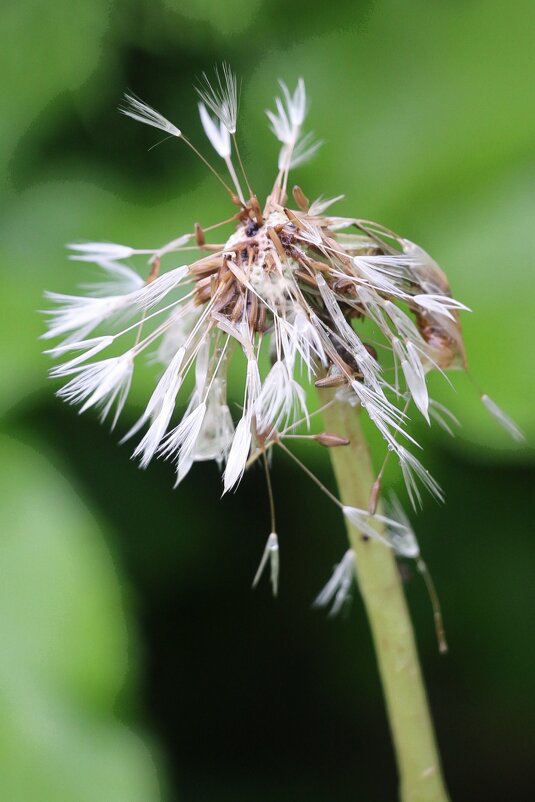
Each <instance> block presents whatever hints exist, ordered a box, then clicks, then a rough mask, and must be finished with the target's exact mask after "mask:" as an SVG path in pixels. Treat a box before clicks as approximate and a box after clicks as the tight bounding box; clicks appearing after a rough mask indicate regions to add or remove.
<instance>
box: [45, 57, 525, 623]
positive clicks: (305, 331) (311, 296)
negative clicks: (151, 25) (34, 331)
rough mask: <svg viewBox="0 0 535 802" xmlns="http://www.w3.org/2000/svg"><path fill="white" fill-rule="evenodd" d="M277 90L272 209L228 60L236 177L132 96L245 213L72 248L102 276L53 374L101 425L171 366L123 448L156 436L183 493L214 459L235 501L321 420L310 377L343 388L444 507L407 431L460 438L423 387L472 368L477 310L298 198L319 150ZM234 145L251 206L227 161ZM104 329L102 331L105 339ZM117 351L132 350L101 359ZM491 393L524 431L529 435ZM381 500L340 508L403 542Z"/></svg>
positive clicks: (218, 127) (74, 302)
mask: <svg viewBox="0 0 535 802" xmlns="http://www.w3.org/2000/svg"><path fill="white" fill-rule="evenodd" d="M280 85H281V90H282V94H281V96H280V97H277V98H276V100H275V110H274V111H268V112H267V115H268V118H269V122H270V125H271V128H272V130H273V132H274V134H275V136H276V137H277V139H278V140H279V141H280V143H281V150H280V154H279V158H278V170H277V174H276V178H275V182H274V185H273V188H272V190H271V193H270V194H269V196H268V197H267V198H266V200H265V202H264V203H263V204H260V202H259V201H258V199H257V197H256V195H255V194H253V193H252V192H250V191H249V190H250V185H249V182H248V180H247V176H246V174H245V172H244V170H243V167H242V163H241V159H240V157H239V152H238V150H237V144H236V138H235V132H236V126H237V115H238V91H237V81H236V78H235V76H234V75H233V73H232V72H231V71H230V69H229V68H228V67H227V66H226V65H225V66H224V67H223V69H222V71H220V72H216V77H215V81H212V82H210V81H209V80H208V78H207V77H206V76H203V80H202V83H201V86H200V87H199V89H198V91H199V94H200V96H201V101H202V102H201V103H200V104H199V112H200V116H201V122H202V125H203V128H204V131H205V133H206V135H207V137H208V140H209V142H210V143H211V145H212V146H213V147H214V149H215V151H216V153H217V155H218V156H219V157H221V159H223V161H224V162H225V164H226V166H227V168H228V175H229V178H225V177H222V176H221V175H220V174H219V173H218V172H217V171H216V170H215V169H214V168H213V167H212V165H211V164H209V163H208V162H207V160H206V159H205V157H204V156H202V155H201V154H200V153H199V151H198V150H197V149H196V148H195V147H194V146H193V145H192V144H191V143H190V141H189V140H188V139H187V137H186V136H185V135H184V134H183V133H182V131H181V130H180V129H179V128H177V127H176V126H175V125H174V124H173V123H170V122H169V121H168V120H166V118H164V117H163V116H162V115H161V114H159V113H158V112H156V111H154V109H151V108H150V106H147V105H146V104H145V103H143V102H142V101H140V100H139V99H137V98H135V97H133V96H131V95H127V96H126V98H125V105H124V106H123V107H122V108H121V111H122V112H123V113H124V114H126V115H128V116H130V117H133V118H134V119H135V120H139V121H141V122H143V123H145V124H147V125H150V126H153V127H155V128H157V129H161V130H163V131H165V132H167V133H169V134H171V135H172V136H174V137H176V138H178V139H179V140H180V141H183V142H185V143H186V145H188V146H190V147H191V148H192V149H193V150H194V151H195V153H196V154H197V155H198V156H199V157H200V158H201V159H202V160H203V161H204V162H205V163H206V164H207V165H208V167H209V168H210V170H211V171H212V173H213V174H214V175H215V176H216V177H217V179H218V180H219V181H220V183H221V184H222V185H223V186H224V188H225V189H226V191H227V192H228V193H229V196H230V198H231V201H232V203H233V204H234V205H235V207H236V206H237V207H238V209H237V211H236V212H235V214H233V215H232V216H231V217H230V219H229V220H227V221H224V222H223V223H218V224H215V225H212V226H209V227H208V228H205V229H204V230H203V229H202V228H201V227H200V226H198V225H196V226H195V227H194V230H193V231H192V232H191V233H186V234H184V235H182V236H179V237H175V238H173V240H172V241H171V242H169V243H167V244H165V245H163V246H160V247H157V248H141V249H136V248H132V247H129V246H124V245H116V244H113V243H94V242H92V243H87V244H84V245H72V246H71V248H72V250H73V251H74V253H73V256H72V258H74V259H78V260H83V261H91V262H94V263H95V264H96V265H98V267H99V268H100V269H101V270H102V271H103V274H104V279H105V281H104V282H103V283H102V282H101V283H100V284H99V285H98V288H93V291H92V294H89V295H80V296H70V295H69V296H68V295H59V294H57V293H49V294H48V298H49V299H50V300H51V301H52V302H53V303H54V304H55V308H54V309H53V310H49V311H48V312H47V313H46V314H47V315H48V331H47V333H46V334H45V335H44V336H45V337H46V338H56V337H61V338H63V340H62V342H61V344H59V345H56V346H55V347H53V348H52V349H51V350H50V353H52V354H53V355H54V356H61V357H63V358H65V357H66V358H67V361H66V362H65V363H64V364H63V365H61V366H59V367H56V368H55V369H54V370H53V371H52V375H53V376H56V377H57V376H61V377H66V378H67V379H68V383H67V384H66V385H65V387H64V388H63V389H62V390H60V391H59V394H60V395H61V396H62V397H64V398H66V399H67V400H68V401H69V402H71V403H79V404H81V405H82V406H81V411H84V410H86V409H88V408H90V407H99V408H101V410H102V411H101V417H102V418H105V417H106V416H107V415H108V414H109V413H110V412H111V410H112V409H113V408H115V413H114V417H113V424H115V422H116V420H117V418H118V416H119V414H120V412H121V410H122V408H123V406H124V403H125V400H126V397H127V394H128V390H129V387H130V383H131V379H132V373H133V370H134V365H137V363H138V362H139V358H140V357H142V356H144V355H145V354H152V356H153V357H154V358H156V360H158V361H159V362H161V363H162V364H163V372H162V374H161V376H160V378H159V380H158V381H157V383H156V385H155V387H154V390H153V393H152V395H151V397H150V399H149V400H148V403H147V407H146V409H145V411H144V413H143V415H142V416H141V418H140V420H139V421H138V422H137V423H136V425H135V426H134V427H133V428H132V429H131V430H130V432H128V433H127V434H126V436H125V438H124V439H128V438H130V437H133V436H134V435H136V434H138V433H139V432H141V431H142V430H143V435H142V437H141V440H140V441H139V443H138V444H137V446H136V447H135V450H134V455H135V457H136V458H138V459H139V461H140V464H141V465H142V466H143V467H146V466H147V465H148V464H149V462H150V461H151V459H152V458H153V457H154V456H155V455H160V456H163V457H164V458H166V459H170V460H172V461H173V462H174V464H175V466H176V473H177V482H180V481H181V480H182V479H183V478H184V476H186V474H187V473H188V471H189V470H190V468H191V466H192V465H193V463H194V462H196V461H202V460H215V461H216V462H217V463H218V465H220V466H221V468H222V471H223V484H224V491H225V492H226V491H229V490H231V489H233V488H234V487H235V486H236V485H237V483H238V482H239V481H240V479H241V477H242V475H243V473H244V471H245V469H246V468H247V467H248V465H249V464H251V462H253V461H254V460H255V459H256V458H258V457H262V458H264V462H265V465H266V470H267V467H268V463H267V459H266V458H265V456H266V452H267V451H268V450H269V449H270V448H271V446H274V445H276V446H282V447H283V449H284V450H285V451H288V449H287V447H286V446H285V445H284V441H285V439H286V438H288V437H289V436H296V435H295V427H296V426H297V424H298V423H300V422H302V421H305V422H308V421H309V419H310V414H309V411H308V409H307V396H306V392H305V384H307V383H308V380H309V379H311V378H313V380H314V382H315V384H316V386H317V387H321V388H333V389H332V392H334V393H336V397H337V398H338V399H342V400H344V401H345V402H347V403H349V404H353V405H359V406H360V407H362V409H363V410H364V411H365V413H366V414H367V416H368V417H369V419H370V420H371V421H372V423H373V424H374V425H375V426H376V427H377V429H378V430H379V432H380V433H381V435H382V437H383V438H384V440H385V441H386V444H387V447H388V450H389V451H391V452H393V453H394V454H395V455H397V458H398V459H399V463H400V466H401V470H402V474H403V477H404V480H405V483H406V486H407V490H408V493H409V496H410V498H411V499H412V501H413V503H415V504H416V503H418V502H419V501H420V489H419V484H423V486H424V487H426V489H427V490H429V491H430V492H431V494H432V495H434V496H435V497H436V498H438V499H440V498H441V490H440V487H439V486H438V484H437V483H436V482H435V480H434V479H433V478H432V477H431V476H430V475H429V473H428V472H427V470H426V469H425V467H424V466H423V465H422V464H421V462H420V461H419V460H418V459H417V458H416V456H415V455H414V453H412V451H411V450H410V446H414V445H416V443H415V441H414V439H413V437H412V435H411V434H410V432H409V431H408V430H407V424H408V421H409V413H410V409H411V405H413V406H414V407H415V409H416V411H417V412H418V413H419V414H420V415H422V416H423V418H424V419H425V420H426V421H427V423H431V420H435V421H437V422H438V423H439V424H440V425H442V426H443V427H444V428H446V429H449V425H448V424H449V423H451V419H449V417H450V416H449V413H448V412H447V410H445V409H444V408H443V407H441V406H440V405H438V404H436V402H433V401H432V400H430V398H429V394H428V389H427V383H426V377H427V375H428V373H429V372H430V371H431V370H434V369H437V370H439V371H445V370H447V369H452V368H461V369H462V368H464V367H466V357H465V349H464V344H463V338H462V332H461V326H460V322H459V313H460V312H461V311H463V310H466V309H467V307H466V306H465V305H464V304H462V303H461V302H459V301H457V300H455V299H454V298H453V297H452V294H451V291H450V287H449V284H448V281H447V278H446V276H445V274H444V273H443V272H442V270H441V269H440V268H439V267H438V265H437V264H436V262H435V261H434V260H433V259H432V258H431V257H430V256H429V255H428V254H427V253H426V252H425V251H424V250H423V249H422V248H421V247H419V246H418V245H415V244H414V243H413V242H410V241H409V240H408V239H406V238H404V237H401V236H399V235H398V234H396V233H394V232H393V231H391V230H389V229H388V228H386V227H385V226H382V225H380V224H378V223H374V222H371V221H368V220H363V219H360V218H358V217H351V216H350V217H346V216H341V215H338V214H335V213H333V212H332V211H331V207H332V205H333V204H334V203H335V202H336V201H340V200H341V199H342V196H339V197H337V198H333V199H331V200H326V199H321V198H320V199H318V200H316V201H315V202H313V203H310V202H309V200H308V198H307V197H306V195H305V194H304V192H303V191H302V190H301V189H300V188H299V187H297V186H296V187H294V188H293V192H292V194H293V199H294V202H293V203H291V202H290V200H289V198H288V190H287V187H288V180H289V174H290V171H291V170H292V169H293V168H294V167H296V166H297V165H298V164H302V163H303V162H304V161H306V160H307V159H309V158H310V157H312V156H313V155H314V153H315V152H316V151H317V149H318V147H319V144H320V143H319V142H317V141H315V140H314V139H313V138H312V135H311V134H305V133H304V132H303V124H304V121H305V116H306V109H307V99H306V92H305V85H304V82H303V80H302V79H299V81H298V83H297V87H296V89H295V90H294V92H293V93H292V92H291V91H290V89H289V88H288V87H287V86H286V84H284V83H282V82H281V84H280ZM211 113H212V114H214V115H215V118H214V117H212V115H211ZM233 147H234V150H235V151H236V156H237V158H238V166H239V169H241V172H242V175H243V180H244V183H245V185H246V186H247V189H248V193H247V194H245V193H244V191H243V190H242V186H241V184H240V181H239V179H238V171H237V169H236V168H235V166H234V163H233V160H232V148H233ZM229 182H230V183H229ZM229 223H233V224H234V230H233V231H232V233H231V234H230V236H226V237H225V238H222V239H218V240H216V241H215V242H212V243H209V242H208V240H207V235H208V234H209V233H211V232H212V231H215V230H218V229H219V227H220V226H223V225H224V224H229ZM192 243H193V244H192ZM194 248H197V249H198V251H199V252H200V253H199V254H197V255H196V257H195V258H194V259H193V260H189V259H188V260H187V261H185V260H184V257H182V256H181V257H180V262H183V263H181V264H180V265H179V266H176V264H175V265H173V264H172V263H171V268H170V269H167V270H165V271H163V262H164V257H168V258H169V257H171V258H176V255H177V254H181V253H184V254H185V253H186V252H188V254H189V253H190V252H191V250H192V249H194ZM138 256H141V257H143V258H146V257H147V256H148V257H149V270H148V275H147V276H146V278H145V280H143V279H141V278H140V276H139V274H138V273H136V272H135V271H134V270H132V269H131V268H130V267H129V266H127V265H125V264H124V260H125V259H134V258H136V257H138ZM106 282H107V283H108V285H109V291H108V292H106V291H105V287H106ZM97 329H98V330H101V331H102V333H101V334H98V335H97V336H95V332H96V330H97ZM108 349H114V350H115V353H116V352H117V350H118V349H120V351H121V353H119V355H113V356H108V357H105V358H102V357H101V352H105V351H107V350H108ZM236 353H238V354H241V356H242V358H243V359H244V360H245V364H246V370H245V382H244V387H243V397H242V399H241V405H240V411H239V414H238V417H237V420H235V418H234V416H233V414H232V413H231V410H230V407H229V402H228V400H227V375H228V367H229V363H230V361H231V359H233V358H234V357H235V356H236ZM264 354H265V355H266V358H265V359H264V358H263V355H264ZM97 355H98V359H97V361H94V358H95V357H96V356H97ZM266 364H267V365H269V367H267V369H266V367H265V366H266ZM188 374H191V375H192V376H193V384H194V387H193V391H192V392H191V394H190V397H189V403H188V405H187V408H186V411H185V413H184V415H183V416H182V419H181V420H180V421H178V422H176V421H175V422H173V416H174V414H175V407H176V404H177V398H178V395H179V393H180V390H181V387H182V385H183V384H184V381H185V379H186V377H187V376H188ZM484 399H485V404H486V406H487V408H488V409H489V410H490V411H491V412H492V413H493V414H494V415H496V417H498V419H501V420H502V422H503V423H504V425H506V426H507V427H508V428H509V429H510V430H511V431H513V433H514V434H515V436H518V435H519V432H518V429H517V427H515V426H514V424H512V423H511V422H510V420H509V419H508V418H507V417H506V416H505V415H504V414H503V413H501V411H500V410H499V409H498V408H497V407H496V405H495V404H494V402H492V401H490V399H488V397H487V396H484ZM310 437H313V436H312V435H310ZM315 437H316V440H318V441H319V442H320V443H322V445H325V446H328V447H333V446H341V447H343V442H344V441H343V438H340V437H339V436H338V435H337V434H336V432H334V433H325V434H324V435H323V436H318V435H315ZM289 453H291V452H289ZM378 490H379V485H377V487H376V488H375V500H374V502H373V503H371V504H370V510H368V511H362V510H360V511H359V510H353V509H352V508H344V512H345V514H346V515H347V516H348V517H349V518H350V519H351V520H353V521H355V522H356V525H357V526H358V527H359V528H360V529H361V531H362V532H363V534H364V535H368V536H369V535H373V534H374V527H375V523H376V521H374V520H373V519H374V518H376V519H377V518H379V519H380V520H381V522H382V523H383V524H386V525H387V526H388V525H389V523H390V525H391V528H392V531H393V532H394V533H395V535H396V537H397V542H398V543H399V542H403V538H402V534H403V531H404V525H403V524H400V523H396V522H395V521H391V520H390V519H386V518H384V516H382V517H381V516H375V515H374V513H375V507H376V503H377V496H378V494H379V493H378ZM271 531H272V534H271V535H270V540H269V541H268V546H267V547H266V552H265V553H264V557H263V560H262V563H261V566H260V571H259V573H258V575H257V579H259V578H260V574H261V573H262V569H263V567H264V565H265V563H266V561H267V560H268V559H269V560H270V563H271V576H272V583H273V588H274V589H276V586H277V578H278V558H279V556H278V540H277V536H276V535H275V534H274V532H275V531H276V530H275V526H274V522H273V524H272V529H271ZM387 545H392V544H391V543H390V544H389V543H387ZM349 563H350V559H349V558H347V557H346V558H344V561H343V562H342V563H341V567H339V573H340V577H342V578H341V579H340V578H337V579H336V582H334V584H333V585H332V588H329V592H328V593H327V594H326V596H325V599H323V601H329V600H331V599H332V598H333V596H334V594H335V593H336V594H337V595H336V597H335V598H336V601H335V607H338V606H340V604H341V603H342V601H341V600H342V599H343V598H345V594H346V593H347V589H348V580H347V577H348V570H346V569H347V566H348V565H349ZM342 568H343V570H342Z"/></svg>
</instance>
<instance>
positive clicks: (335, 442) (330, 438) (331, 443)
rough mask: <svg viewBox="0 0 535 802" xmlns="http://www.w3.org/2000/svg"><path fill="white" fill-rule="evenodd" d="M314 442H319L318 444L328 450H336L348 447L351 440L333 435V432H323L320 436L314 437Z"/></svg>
mask: <svg viewBox="0 0 535 802" xmlns="http://www.w3.org/2000/svg"><path fill="white" fill-rule="evenodd" d="M314 440H317V442H318V443H321V445H322V446H325V447H326V448H336V447H337V446H348V445H349V440H348V439H347V437H340V436H339V435H338V434H332V433H331V432H321V433H320V434H316V435H314Z"/></svg>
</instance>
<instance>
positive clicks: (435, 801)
mask: <svg viewBox="0 0 535 802" xmlns="http://www.w3.org/2000/svg"><path fill="white" fill-rule="evenodd" d="M323 395H326V400H327V398H328V394H327V393H326V392H325V391H323ZM323 416H324V421H325V425H326V429H327V430H328V431H330V432H333V433H335V434H338V435H341V436H342V437H347V439H348V440H349V445H347V446H341V447H339V448H331V449H330V450H329V451H330V455H331V460H332V464H333V468H334V473H335V476H336V480H337V483H338V488H339V492H340V497H341V500H342V502H343V503H344V504H345V505H348V506H352V507H359V508H360V509H368V503H369V498H370V491H371V488H372V485H373V482H374V479H375V476H374V471H373V466H372V462H371V458H370V453H369V449H368V446H367V443H366V441H365V439H364V436H363V433H362V429H361V424H360V418H359V413H358V411H357V410H355V409H354V408H353V407H351V406H350V405H349V404H346V403H339V402H335V403H333V404H332V405H330V406H329V407H327V409H326V410H325V411H324V413H323ZM346 525H347V533H348V536H349V541H350V543H351V546H352V548H353V550H354V551H355V554H356V574H357V580H358V584H359V588H360V592H361V594H362V598H363V600H364V604H365V607H366V612H367V615H368V619H369V622H370V627H371V631H372V635H373V641H374V645H375V650H376V654H377V661H378V664H379V672H380V675H381V681H382V684H383V689H384V694H385V699H386V707H387V712H388V719H389V722H390V729H391V732H392V737H393V741H394V748H395V753H396V760H397V766H398V771H399V777H400V799H401V802H448V793H447V791H446V788H445V785H444V781H443V779H442V772H441V766H440V758H439V755H438V750H437V745H436V741H435V735H434V732H433V724H432V722H431V716H430V712H429V707H428V702H427V697H426V693H425V688H424V684H423V679H422V674H421V670H420V665H419V661H418V653H417V650H416V643H415V640H414V634H413V629H412V623H411V620H410V616H409V611H408V608H407V602H406V600H405V596H404V593H403V587H402V584H401V580H400V576H399V571H398V569H397V565H396V560H395V557H394V554H393V552H392V550H391V549H388V548H385V546H384V545H382V544H381V543H379V542H377V541H374V540H363V539H362V536H361V534H360V532H359V531H358V529H356V528H355V527H354V526H352V525H351V524H350V523H349V521H346Z"/></svg>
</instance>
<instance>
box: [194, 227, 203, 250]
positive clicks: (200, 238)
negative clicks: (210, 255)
mask: <svg viewBox="0 0 535 802" xmlns="http://www.w3.org/2000/svg"><path fill="white" fill-rule="evenodd" d="M195 242H196V243H197V245H198V246H199V248H202V247H203V245H206V238H205V236H204V231H203V230H202V228H201V226H200V225H199V223H195Z"/></svg>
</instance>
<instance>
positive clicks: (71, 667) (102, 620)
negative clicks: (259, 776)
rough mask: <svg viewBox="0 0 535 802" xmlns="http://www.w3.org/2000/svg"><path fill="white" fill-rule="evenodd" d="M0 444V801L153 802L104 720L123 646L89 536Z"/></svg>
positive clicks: (123, 734) (109, 569)
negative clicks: (1, 799)
mask: <svg viewBox="0 0 535 802" xmlns="http://www.w3.org/2000/svg"><path fill="white" fill-rule="evenodd" d="M1 441H2V442H1V449H0V454H1V457H0V531H1V532H2V535H1V538H0V632H1V633H2V659H1V660H0V685H1V688H2V693H1V699H2V701H1V703H0V704H1V708H2V714H1V716H0V745H1V748H0V752H1V754H2V757H1V758H0V776H1V778H2V780H1V784H2V794H3V795H4V797H5V799H6V800H7V799H9V800H10V802H72V800H74V799H76V800H77V802H102V800H103V799H105V800H106V802H146V800H151V802H152V800H157V799H159V798H160V797H159V790H158V784H157V780H156V772H155V768H154V764H153V761H152V758H151V756H150V754H149V751H148V748H147V745H146V744H144V743H143V740H142V739H141V738H140V736H139V735H137V734H135V733H134V732H132V731H130V730H129V729H128V728H127V727H126V726H125V725H124V724H122V723H120V722H119V721H118V720H117V719H116V717H115V715H114V709H115V706H116V704H117V700H118V696H119V694H123V693H124V692H125V686H126V685H127V684H128V671H129V666H128V659H129V651H130V645H131V644H130V641H129V637H128V633H127V628H126V624H125V613H124V599H123V593H122V591H121V587H120V584H119V579H118V576H117V574H116V571H115V569H114V566H113V563H112V560H111V557H110V554H109V552H108V551H107V549H106V547H105V544H104V542H103V540H102V533H101V531H100V528H99V527H98V526H97V524H96V523H95V521H94V520H93V519H92V518H91V516H90V515H89V513H88V512H87V510H86V509H85V508H84V505H83V504H82V502H81V501H80V499H79V498H78V497H77V496H76V494H75V493H74V491H73V489H72V488H71V487H70V486H69V484H68V483H67V482H66V481H65V480H64V479H63V478H62V477H61V476H60V475H59V474H58V472H57V471H56V470H55V469H54V468H53V467H52V465H51V464H50V463H49V462H47V460H46V459H44V458H43V457H42V456H39V455H38V454H37V453H36V452H34V451H32V450H31V449H29V448H28V447H25V446H22V445H20V444H19V443H17V442H16V441H15V440H10V439H8V438H7V437H5V436H3V437H2V438H1Z"/></svg>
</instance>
